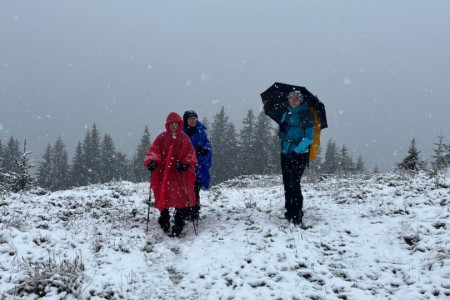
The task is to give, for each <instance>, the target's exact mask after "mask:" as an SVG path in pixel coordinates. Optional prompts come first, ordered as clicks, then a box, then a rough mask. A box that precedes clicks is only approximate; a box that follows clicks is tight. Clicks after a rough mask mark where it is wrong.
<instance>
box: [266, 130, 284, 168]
mask: <svg viewBox="0 0 450 300" xmlns="http://www.w3.org/2000/svg"><path fill="white" fill-rule="evenodd" d="M267 145H268V147H269V148H268V149H269V162H268V163H269V174H280V173H281V162H280V151H281V149H280V138H279V137H278V128H274V127H273V126H272V129H271V135H270V137H269V139H268V140H267Z"/></svg>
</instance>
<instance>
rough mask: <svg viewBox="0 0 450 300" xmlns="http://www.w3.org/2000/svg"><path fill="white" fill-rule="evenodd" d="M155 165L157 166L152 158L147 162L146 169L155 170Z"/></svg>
mask: <svg viewBox="0 0 450 300" xmlns="http://www.w3.org/2000/svg"><path fill="white" fill-rule="evenodd" d="M157 167H158V165H157V164H156V162H155V161H154V160H152V161H151V162H150V163H149V164H148V166H147V169H148V170H149V171H150V172H153V171H155V170H156V168H157Z"/></svg>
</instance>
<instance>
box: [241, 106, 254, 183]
mask: <svg viewBox="0 0 450 300" xmlns="http://www.w3.org/2000/svg"><path fill="white" fill-rule="evenodd" d="M255 122H256V117H255V115H254V113H253V110H252V109H249V110H248V111H247V116H246V117H245V119H244V120H243V121H242V129H241V131H240V132H239V149H238V151H239V152H238V162H239V163H238V166H239V173H240V174H241V175H250V174H254V173H255V168H254V162H253V157H254V153H255V140H254V138H255V136H256V135H255Z"/></svg>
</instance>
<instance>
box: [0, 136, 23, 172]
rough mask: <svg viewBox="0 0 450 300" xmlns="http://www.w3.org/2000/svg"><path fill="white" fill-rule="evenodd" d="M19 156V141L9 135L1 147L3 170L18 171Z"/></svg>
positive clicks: (20, 154) (20, 155)
mask: <svg viewBox="0 0 450 300" xmlns="http://www.w3.org/2000/svg"><path fill="white" fill-rule="evenodd" d="M21 157H22V153H21V151H20V147H19V141H18V140H16V139H14V138H13V137H11V138H10V139H9V141H8V143H7V144H6V146H5V147H4V149H3V162H2V164H3V165H2V167H3V172H5V173H18V172H19V171H20V170H19V161H20V159H21Z"/></svg>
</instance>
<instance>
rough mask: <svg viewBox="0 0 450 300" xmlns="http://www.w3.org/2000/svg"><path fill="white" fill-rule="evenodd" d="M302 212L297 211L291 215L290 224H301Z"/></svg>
mask: <svg viewBox="0 0 450 300" xmlns="http://www.w3.org/2000/svg"><path fill="white" fill-rule="evenodd" d="M302 218H303V213H301V212H300V213H298V214H296V215H294V217H292V224H294V225H301V224H302Z"/></svg>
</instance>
